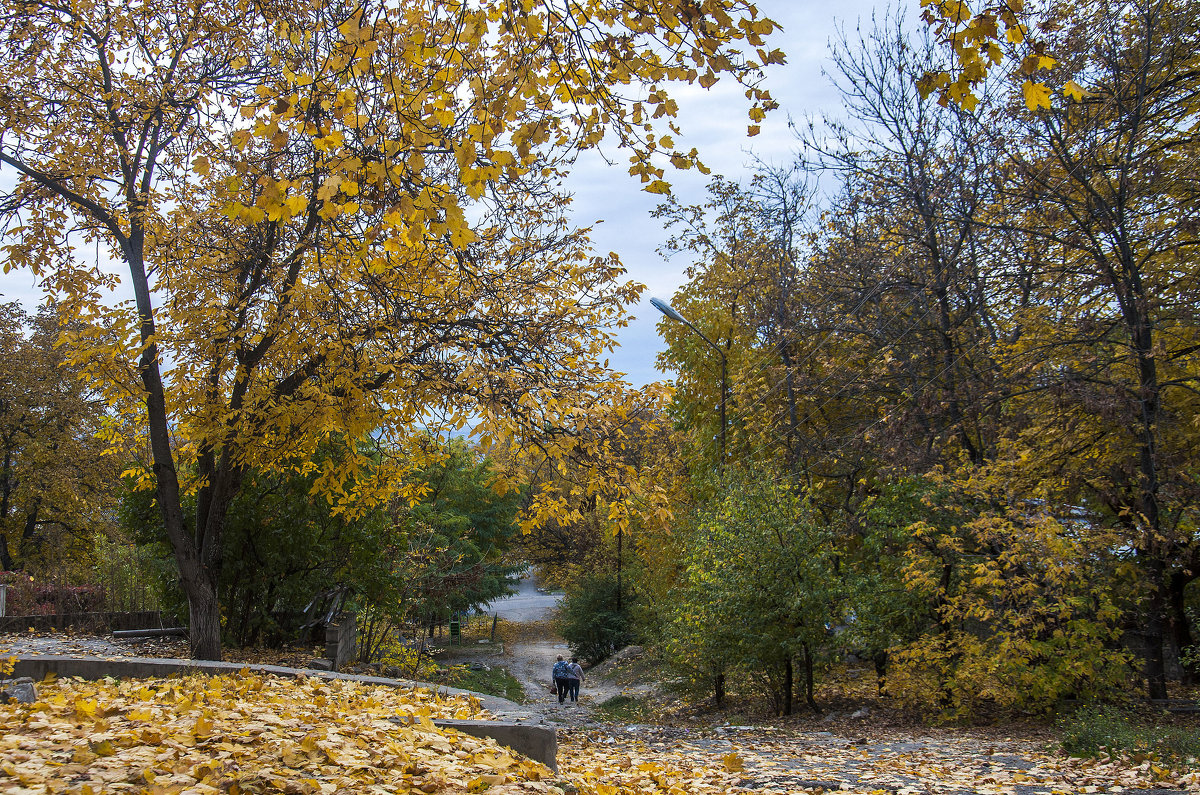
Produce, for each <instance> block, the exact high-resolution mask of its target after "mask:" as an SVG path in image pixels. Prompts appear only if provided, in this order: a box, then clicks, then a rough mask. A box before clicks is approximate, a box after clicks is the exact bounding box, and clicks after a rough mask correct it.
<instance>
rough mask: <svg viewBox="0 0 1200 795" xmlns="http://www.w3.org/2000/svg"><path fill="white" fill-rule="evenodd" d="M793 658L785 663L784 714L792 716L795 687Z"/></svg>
mask: <svg viewBox="0 0 1200 795" xmlns="http://www.w3.org/2000/svg"><path fill="white" fill-rule="evenodd" d="M794 679H795V675H794V671H793V670H792V658H791V657H790V656H789V657H788V658H787V659H786V660H785V661H784V663H783V714H784V715H791V714H792V689H793V688H794V687H795V682H794V681H793V680H794Z"/></svg>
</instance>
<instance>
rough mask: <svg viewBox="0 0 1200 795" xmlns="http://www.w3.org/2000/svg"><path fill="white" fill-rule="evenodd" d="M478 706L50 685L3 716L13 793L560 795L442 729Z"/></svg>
mask: <svg viewBox="0 0 1200 795" xmlns="http://www.w3.org/2000/svg"><path fill="white" fill-rule="evenodd" d="M485 717H487V714H486V713H485V712H484V711H483V710H481V709H480V708H479V706H478V703H477V702H476V701H475V700H474V699H469V698H461V697H455V698H444V697H441V696H438V695H436V694H433V693H431V692H429V691H423V690H396V689H392V688H387V687H372V686H365V685H363V684H361V683H358V682H349V681H326V680H321V679H315V678H307V677H299V678H280V677H274V676H263V675H258V674H252V673H249V672H242V673H241V674H240V675H236V676H216V677H206V676H190V677H185V678H178V679H153V680H140V681H124V682H117V681H115V680H108V681H101V682H85V681H82V680H79V679H62V680H58V681H55V682H51V683H43V685H42V686H41V692H40V694H39V700H38V702H36V703H34V704H28V705H22V704H15V703H13V704H8V705H4V706H0V791H2V792H51V793H56V792H72V793H100V792H144V793H152V794H157V793H163V794H164V795H165V794H166V793H181V792H188V793H198V794H199V793H217V792H228V793H235V794H236V793H253V792H284V793H289V794H290V795H301V794H302V793H359V792H368V793H370V792H378V793H393V792H414V793H434V792H441V793H468V792H481V791H484V790H487V791H489V792H493V793H497V795H503V794H505V793H554V792H555V791H556V790H557V791H558V792H561V790H558V789H557V788H556V787H554V786H553V782H554V776H553V773H552V772H551V771H550V769H549V768H547V767H545V766H544V765H541V764H539V763H536V762H532V761H529V760H526V759H524V758H522V757H519V756H517V755H514V754H512V753H510V752H509V751H508V750H507V749H505V748H503V747H501V746H498V745H496V744H495V743H494V742H492V741H488V740H480V739H477V738H474V737H468V736H466V735H463V734H460V733H458V732H455V731H453V730H448V729H447V730H443V729H440V728H438V727H436V726H435V725H434V724H433V722H432V721H433V720H434V719H437V718H485Z"/></svg>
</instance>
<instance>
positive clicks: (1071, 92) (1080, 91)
mask: <svg viewBox="0 0 1200 795" xmlns="http://www.w3.org/2000/svg"><path fill="white" fill-rule="evenodd" d="M1062 92H1063V94H1064V95H1066V96H1068V97H1070V98H1071V99H1073V100H1075V101H1076V102H1080V101H1082V100H1083V98H1084V97H1090V96H1091V95H1092V93H1091V92H1090V91H1088V90H1087V89H1085V88H1084V87H1083V86H1081V85H1079V84H1078V83H1076V82H1075V81H1074V80H1068V81H1067V82H1066V83H1064V84H1063V88H1062Z"/></svg>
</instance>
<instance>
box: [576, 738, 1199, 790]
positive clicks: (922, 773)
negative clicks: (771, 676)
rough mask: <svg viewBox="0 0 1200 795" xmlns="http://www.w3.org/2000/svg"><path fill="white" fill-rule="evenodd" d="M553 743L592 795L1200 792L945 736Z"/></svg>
mask: <svg viewBox="0 0 1200 795" xmlns="http://www.w3.org/2000/svg"><path fill="white" fill-rule="evenodd" d="M559 743H560V745H559V757H558V758H559V766H560V769H561V772H562V773H563V775H564V777H566V778H569V779H571V780H573V781H582V782H584V787H582V788H581V789H586V790H590V791H594V792H596V793H599V795H616V793H625V792H637V793H654V792H668V793H701V792H713V793H717V792H754V793H762V795H772V794H773V793H833V792H843V793H851V795H892V794H893V793H898V794H899V795H910V794H911V795H916V793H947V795H949V794H950V793H954V794H955V795H959V794H960V793H961V794H965V793H1014V794H1015V795H1034V793H1045V794H1046V795H1058V794H1063V795H1066V794H1070V795H1075V793H1091V792H1104V793H1118V792H1124V793H1129V792H1136V791H1150V792H1157V793H1166V792H1200V773H1198V772H1196V771H1178V770H1175V771H1172V770H1168V769H1165V768H1163V767H1160V766H1158V765H1157V764H1155V763H1153V762H1150V761H1144V762H1142V763H1140V764H1128V763H1125V762H1121V761H1107V762H1098V761H1094V760H1081V759H1071V758H1069V757H1065V756H1063V755H1062V754H1058V753H1048V752H1045V751H1043V750H1042V749H1041V747H1040V745H1039V744H1038V743H1037V742H1033V741H1022V740H996V739H988V738H986V737H978V738H977V737H971V736H957V737H956V736H951V735H949V734H931V735H926V736H913V735H905V734H898V733H892V732H888V733H885V734H883V735H880V734H873V736H872V737H871V739H869V740H868V739H867V738H865V737H863V738H857V739H853V740H852V739H847V738H845V737H841V736H838V735H835V734H833V733H829V732H811V731H805V732H795V731H787V730H776V729H761V728H759V729H750V728H746V729H737V728H733V729H724V730H694V729H693V730H684V729H669V728H656V727H648V726H635V727H627V728H624V729H620V728H618V729H615V730H605V731H588V732H581V733H577V734H572V735H568V736H566V737H564V736H563V735H562V734H561V733H560V738H559Z"/></svg>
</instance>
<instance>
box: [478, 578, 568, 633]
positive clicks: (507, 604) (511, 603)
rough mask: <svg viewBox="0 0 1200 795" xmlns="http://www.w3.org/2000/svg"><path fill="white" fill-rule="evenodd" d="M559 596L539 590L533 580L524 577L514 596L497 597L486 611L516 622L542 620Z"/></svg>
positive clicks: (545, 617)
mask: <svg viewBox="0 0 1200 795" xmlns="http://www.w3.org/2000/svg"><path fill="white" fill-rule="evenodd" d="M561 598H562V595H561V594H558V595H554V594H544V593H541V592H539V591H538V589H537V586H536V585H535V584H534V582H533V580H531V579H529V578H525V579H522V580H521V582H520V585H519V587H518V590H517V593H516V595H515V596H509V597H506V598H504V599H497V600H496V601H494V602H492V603H491V604H489V605H488V606H487V612H489V613H494V614H496V615H498V616H500V617H501V618H503V619H504V620H505V621H512V622H513V623H517V624H527V623H529V622H531V621H544V620H545V619H547V618H549V617H550V614H551V613H552V612H554V608H556V607H557V606H558V602H559V600H560V599H561Z"/></svg>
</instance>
